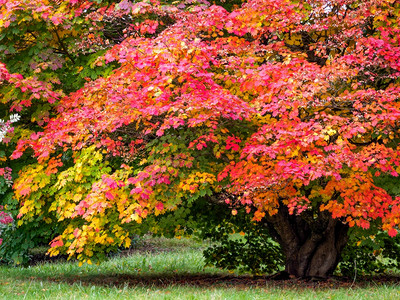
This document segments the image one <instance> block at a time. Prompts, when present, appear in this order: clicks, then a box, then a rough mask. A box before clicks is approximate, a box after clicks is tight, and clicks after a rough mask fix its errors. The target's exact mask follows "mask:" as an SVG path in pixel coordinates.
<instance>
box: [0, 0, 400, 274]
mask: <svg viewBox="0 0 400 300" xmlns="http://www.w3.org/2000/svg"><path fill="white" fill-rule="evenodd" d="M98 2H100V3H98ZM178 2H179V3H178ZM0 4H1V6H0V34H1V37H2V38H3V39H8V40H9V41H12V38H13V37H12V34H11V33H10V30H12V28H15V26H18V25H17V23H18V24H19V22H22V24H24V26H28V24H29V23H34V24H36V25H35V27H33V31H32V30H30V29H29V28H28V27H27V28H25V29H23V31H22V32H20V33H18V34H19V36H22V37H24V39H25V40H24V42H25V44H23V45H21V44H20V45H17V46H19V48H17V49H15V48H14V52H12V51H11V52H10V49H9V48H7V49H5V48H3V50H2V51H3V54H2V55H1V59H2V60H3V62H4V63H6V65H3V64H1V65H0V67H1V70H0V71H1V72H2V73H0V80H1V81H0V83H1V84H2V85H7V88H8V89H9V90H10V91H12V92H9V93H8V94H7V93H4V94H3V95H1V96H2V98H0V101H1V103H2V105H3V106H4V107H6V108H7V113H6V114H5V115H4V117H6V116H8V115H9V114H12V113H15V112H18V113H22V114H23V113H24V112H25V113H27V112H28V111H29V113H33V114H35V116H37V117H35V118H32V120H31V121H30V122H34V123H35V122H36V123H35V124H36V125H35V126H33V125H29V126H24V127H22V126H21V128H20V129H18V130H17V129H16V130H14V131H13V132H8V133H7V136H8V139H7V140H5V141H3V142H5V143H9V145H11V143H14V144H12V145H13V152H12V154H11V153H10V155H9V157H8V158H4V160H5V164H6V165H7V164H8V163H9V162H11V161H18V160H20V159H21V158H23V157H24V156H27V155H28V156H30V157H34V160H32V161H30V162H29V163H28V164H26V165H25V166H24V167H23V168H22V169H21V170H20V172H19V173H18V176H17V178H16V179H15V181H14V184H13V195H14V196H13V197H14V199H17V200H18V203H19V208H18V209H19V212H18V215H17V218H18V221H17V223H18V224H19V225H20V226H22V225H23V224H27V223H29V222H31V221H32V220H35V219H38V218H40V219H41V220H42V222H47V223H49V224H51V223H54V222H59V223H60V224H61V223H62V224H64V227H63V230H62V232H60V234H59V235H58V236H56V237H55V238H54V239H53V240H52V242H51V245H50V246H51V248H50V250H49V253H50V255H57V254H59V253H64V254H68V255H69V256H70V257H77V258H78V259H79V260H80V261H82V262H88V263H91V261H92V260H93V259H96V258H99V257H101V254H102V253H104V252H105V251H107V249H110V248H112V247H118V246H121V245H123V246H125V247H128V246H129V245H130V242H131V241H130V234H131V233H132V232H135V230H138V229H137V228H139V227H140V226H141V225H142V224H144V223H146V220H147V219H149V218H151V217H152V216H159V215H163V214H166V213H168V212H171V211H175V210H176V209H177V208H179V207H182V206H183V207H185V206H188V205H191V204H192V203H195V202H196V201H198V200H199V199H203V200H204V199H206V200H207V201H209V202H210V203H211V202H212V203H218V205H224V206H225V207H226V209H227V210H232V214H234V215H235V214H236V213H237V209H238V208H244V209H245V210H246V211H247V213H248V214H251V216H252V219H253V221H256V222H258V224H263V226H266V227H267V228H268V229H269V231H270V234H271V236H272V237H274V238H275V240H276V241H278V242H279V243H280V245H281V247H282V250H283V252H284V254H285V256H286V263H285V266H286V271H287V272H288V273H289V274H291V275H294V276H300V277H301V276H319V277H325V276H327V275H329V274H331V273H332V272H333V270H334V269H335V267H336V265H337V263H338V261H339V259H340V253H341V251H342V249H343V247H344V246H345V245H346V242H347V232H348V229H349V228H352V227H360V228H364V229H368V228H376V229H377V230H383V231H386V232H387V233H388V234H389V236H391V237H394V236H396V235H397V234H398V230H399V227H398V226H399V223H400V197H399V196H398V195H397V194H394V193H391V192H390V191H389V190H387V189H385V188H384V187H382V186H380V185H379V184H377V181H376V178H380V177H382V176H388V178H391V180H396V177H398V176H399V173H400V155H399V154H400V148H399V138H400V127H399V126H400V123H399V120H400V101H399V94H400V79H399V78H400V27H399V24H400V19H399V18H400V17H399V11H400V3H399V2H398V1H394V0H368V1H352V0H339V1H326V0H318V1H294V0H293V1H289V0H280V1H272V0H249V1H246V2H243V3H241V2H238V3H236V4H235V5H228V4H224V3H219V4H220V5H210V4H209V3H208V2H207V1H177V2H174V3H173V4H170V3H168V2H161V3H160V2H157V1H145V2H137V3H134V2H130V1H127V0H124V1H121V2H119V3H118V2H116V3H114V2H107V1H93V2H92V1H78V0H75V1H72V0H71V1H45V0H36V1H17V0H14V1H0ZM46 30H47V31H46ZM41 32H46V34H47V35H48V37H47V40H45V42H46V45H48V48H47V49H45V50H43V49H42V50H40V51H42V52H40V53H41V54H40V55H42V56H41V57H40V55H39V58H37V57H33V58H32V59H31V61H29V63H28V64H27V66H28V67H27V69H24V70H21V71H20V72H18V69H16V62H17V61H18V59H20V58H19V55H22V54H23V53H25V52H26V51H28V50H29V49H30V47H31V48H32V47H33V46H32V43H35V39H45V36H46V35H44V37H40V34H41ZM54 48H57V49H59V51H55V50H54ZM51 49H53V50H51ZM46 51H47V52H46ZM43 53H45V54H46V55H44V54H43ZM31 57H32V56H31ZM6 66H7V67H9V68H10V69H13V70H14V71H15V72H16V73H24V74H23V75H16V74H13V73H10V72H8V71H7V69H6ZM88 70H89V71H88ZM82 72H83V73H85V72H92V74H91V76H87V75H86V73H85V74H84V75H82V74H81V73H82ZM96 72H97V73H96ZM65 74H69V75H68V76H66V75H65ZM87 74H89V73H87ZM71 76H72V78H74V76H75V78H76V80H75V81H74V80H71ZM67 77H68V78H67ZM50 79H51V80H50ZM45 82H46V83H45ZM10 86H11V87H10ZM33 107H34V108H35V109H36V110H38V111H40V112H41V113H39V112H32V108H33ZM29 109H30V110H29ZM30 124H32V123H30ZM0 170H2V169H1V168H0ZM3 173H4V172H3ZM0 174H1V173H0ZM204 213H205V214H206V213H207V212H204ZM143 226H144V225H143ZM178 231H179V229H178V228H177V232H178Z"/></svg>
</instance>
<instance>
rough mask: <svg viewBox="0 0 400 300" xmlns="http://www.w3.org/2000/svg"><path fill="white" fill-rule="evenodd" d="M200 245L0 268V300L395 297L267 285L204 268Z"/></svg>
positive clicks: (372, 284)
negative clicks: (81, 262)
mask: <svg viewBox="0 0 400 300" xmlns="http://www.w3.org/2000/svg"><path fill="white" fill-rule="evenodd" d="M201 247H202V245H201V244H196V243H194V242H193V241H188V240H177V239H175V240H167V239H149V240H148V241H147V242H146V243H144V244H142V246H139V247H138V249H137V250H133V251H132V252H131V253H129V254H128V255H121V256H118V257H114V258H111V259H109V260H108V261H106V262H103V263H101V264H100V265H84V266H82V267H79V266H78V264H77V263H75V262H43V263H38V264H37V265H34V266H30V267H27V268H22V267H9V266H0V299H7V300H8V299H36V300H41V299H148V300H150V299H174V300H176V299H363V300H364V299H379V300H383V299H400V278H399V283H397V280H396V278H390V280H389V279H387V278H386V279H385V280H383V279H375V280H369V281H361V282H355V283H354V282H352V280H349V281H341V280H334V279H332V280H328V281H326V282H323V283H318V282H306V281H295V280H289V281H281V282H277V281H270V280H266V279H265V278H252V277H250V276H238V275H237V274H230V273H228V272H225V271H221V270H218V269H216V268H211V267H210V268H209V267H207V268H204V267H203V257H202V250H201Z"/></svg>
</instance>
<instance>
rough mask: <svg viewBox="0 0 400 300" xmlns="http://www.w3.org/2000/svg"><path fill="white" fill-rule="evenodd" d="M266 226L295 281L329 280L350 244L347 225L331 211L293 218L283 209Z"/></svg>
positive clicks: (308, 212) (286, 268)
mask: <svg viewBox="0 0 400 300" xmlns="http://www.w3.org/2000/svg"><path fill="white" fill-rule="evenodd" d="M266 225H267V226H268V228H269V229H270V231H271V233H272V234H273V235H274V236H275V238H276V240H277V241H278V242H279V243H280V245H281V246H282V249H283V251H284V254H285V256H286V262H285V273H286V274H287V275H290V276H294V277H296V278H327V277H329V276H330V275H332V274H333V272H334V270H335V268H336V266H337V265H338V263H339V260H340V254H341V252H342V250H343V248H344V246H345V245H346V243H347V239H348V236H347V231H348V226H347V225H345V224H343V223H341V222H340V221H339V220H337V219H333V218H332V216H331V215H330V213H328V212H318V213H315V212H314V213H313V212H311V211H306V212H303V213H302V214H301V215H300V216H297V215H290V214H289V212H288V210H287V208H286V207H285V206H282V207H280V208H279V211H278V213H277V214H276V215H274V216H272V217H268V218H267V220H266Z"/></svg>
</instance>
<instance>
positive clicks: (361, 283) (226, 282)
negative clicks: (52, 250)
mask: <svg viewBox="0 0 400 300" xmlns="http://www.w3.org/2000/svg"><path fill="white" fill-rule="evenodd" d="M30 279H31V280H46V281H49V282H54V283H66V284H70V285H73V284H81V285H84V286H92V285H96V286H103V287H111V286H115V287H145V288H167V287H170V286H181V287H198V288H212V287H216V288H217V287H223V288H237V289H242V288H243V289H245V288H249V287H269V288H271V287H276V288H284V289H295V290H298V289H300V290H301V289H340V288H345V289H348V288H363V287H371V286H376V287H378V286H392V287H398V288H400V277H399V276H394V275H393V276H374V277H364V278H359V279H358V280H357V281H354V280H353V279H352V278H344V277H332V278H329V279H327V280H324V281H312V280H306V279H289V280H272V279H270V278H269V277H265V276H258V277H254V276H250V275H242V276H237V275H215V274H204V273H203V274H179V273H178V274H170V273H168V274H160V273H158V274H154V275H132V274H112V275H110V274H104V275H103V274H98V275H74V276H70V275H69V276H55V277H47V278H43V277H42V278H37V277H30Z"/></svg>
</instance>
